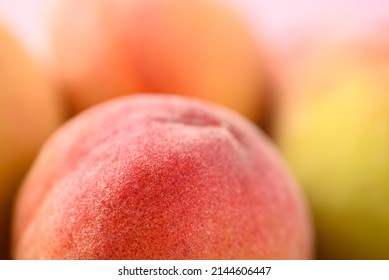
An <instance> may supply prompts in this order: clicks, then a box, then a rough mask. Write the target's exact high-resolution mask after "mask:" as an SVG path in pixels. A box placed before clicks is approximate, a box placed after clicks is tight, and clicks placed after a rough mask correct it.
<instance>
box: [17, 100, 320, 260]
mask: <svg viewBox="0 0 389 280" xmlns="http://www.w3.org/2000/svg"><path fill="white" fill-rule="evenodd" d="M311 230H312V228H311V221H310V215H309V212H308V209H307V207H306V202H305V199H304V197H303V196H302V193H301V192H300V190H299V188H298V187H297V185H296V184H295V182H294V180H293V179H292V177H291V175H290V174H289V172H288V171H287V169H286V167H285V166H284V163H283V161H282V160H281V158H280V157H279V155H278V153H277V151H276V150H275V149H274V148H273V146H272V144H271V143H270V142H269V140H268V139H267V138H266V137H265V136H264V135H263V134H261V132H260V131H259V130H258V129H257V128H256V127H255V126H254V125H252V124H251V123H249V122H248V121H246V120H245V119H243V118H242V117H240V116H239V115H237V114H235V113H233V112H231V111H228V110H226V109H223V108H221V107H217V106H215V105H211V104H207V103H203V102H201V101H197V100H194V99H189V98H184V97H177V96H169V95H135V96H131V97H129V96H127V97H121V98H118V99H115V100H111V101H108V102H105V103H103V104H100V105H97V106H95V107H93V108H91V109H89V110H87V111H84V112H83V113H81V114H80V115H79V116H77V117H75V118H74V119H72V120H71V121H69V122H68V123H67V124H65V125H64V126H63V127H62V128H61V129H60V130H59V131H57V133H55V134H54V135H53V137H52V138H51V139H50V140H49V141H48V142H47V143H46V145H45V146H44V148H43V150H42V151H41V153H40V155H39V157H38V159H37V161H36V162H35V165H34V166H33V168H32V170H31V171H30V173H29V175H28V177H27V179H26V181H25V182H24V185H23V186H22V191H21V193H20V194H19V197H18V200H17V205H16V215H15V219H14V240H13V241H14V242H13V249H14V250H13V256H14V257H15V258H17V259H306V258H311V257H312V232H311Z"/></svg>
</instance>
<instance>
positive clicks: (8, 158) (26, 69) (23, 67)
mask: <svg viewBox="0 0 389 280" xmlns="http://www.w3.org/2000/svg"><path fill="white" fill-rule="evenodd" d="M54 94H55V88H54V85H53V84H51V83H50V81H49V80H48V79H46V77H45V76H44V75H43V73H42V72H40V71H39V69H38V68H37V67H36V66H35V64H34V63H33V61H32V60H31V59H30V58H29V57H28V55H27V54H26V53H25V52H24V50H23V49H22V48H21V46H20V45H19V44H18V42H16V41H15V40H14V38H12V37H11V36H10V34H8V33H7V31H5V30H4V29H2V28H1V27H0V259H4V258H7V248H8V243H9V241H8V235H9V221H10V215H11V203H12V198H13V196H14V194H15V192H16V187H17V185H18V183H19V182H20V181H21V179H22V177H23V175H24V174H25V172H26V171H27V169H28V167H29V165H30V163H31V161H32V160H33V157H34V156H35V154H36V153H37V151H38V149H39V148H40V145H41V144H42V142H43V141H44V140H45V139H46V137H47V136H48V135H49V134H50V133H51V132H52V131H53V130H54V129H55V128H56V127H57V125H59V123H60V120H61V117H60V111H59V103H57V100H56V97H55V95H54Z"/></svg>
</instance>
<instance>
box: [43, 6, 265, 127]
mask: <svg viewBox="0 0 389 280" xmlns="http://www.w3.org/2000/svg"><path fill="white" fill-rule="evenodd" d="M58 2H59V3H58V5H57V9H55V10H56V11H57V12H53V14H54V16H53V18H54V20H53V21H52V23H51V33H50V34H51V35H50V39H49V41H50V42H51V47H52V50H53V56H54V58H53V64H52V69H53V70H54V71H56V72H57V75H58V78H59V79H60V80H61V81H62V82H63V84H64V85H65V86H66V88H67V95H66V96H67V97H68V99H69V104H70V107H71V111H73V113H74V112H80V111H81V110H83V109H85V108H87V107H89V106H91V105H94V104H96V103H98V102H101V101H104V100H107V99H109V98H112V97H115V96H119V95H125V94H130V93H136V92H159V93H174V94H180V95H181V94H182V95H189V96H193V97H197V98H202V99H207V100H211V101H214V102H217V103H219V104H222V105H224V106H227V107H229V108H232V109H234V110H236V111H238V112H240V113H241V114H244V115H245V116H247V117H249V118H251V119H252V120H256V121H257V120H259V119H260V115H261V113H262V112H261V110H262V108H263V106H262V102H263V98H264V88H265V81H264V78H263V77H264V69H263V68H264V66H263V65H262V61H261V53H260V50H259V47H258V44H257V43H256V42H255V39H254V38H253V37H252V34H250V32H249V31H248V30H247V29H246V26H245V25H244V24H243V23H242V22H241V21H240V19H239V18H238V17H237V16H236V15H235V14H234V13H233V12H232V11H230V10H228V9H227V8H226V7H224V6H223V5H221V4H220V3H217V1H210V0H196V1H181V0H152V1H141V0H131V1H106V0H98V1H95V0H83V1H79V0H77V1H75V0H71V1H68V0H66V1H58Z"/></svg>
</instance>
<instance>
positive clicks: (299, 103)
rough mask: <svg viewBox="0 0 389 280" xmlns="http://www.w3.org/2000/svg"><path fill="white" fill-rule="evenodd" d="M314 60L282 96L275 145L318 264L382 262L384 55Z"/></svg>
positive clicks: (387, 143) (356, 53)
mask: <svg viewBox="0 0 389 280" xmlns="http://www.w3.org/2000/svg"><path fill="white" fill-rule="evenodd" d="M358 48H359V50H358ZM333 50H334V49H333ZM327 54H329V53H327ZM319 58H320V59H318V60H315V61H313V60H312V63H311V64H310V65H309V67H307V68H306V69H309V70H307V71H305V72H302V75H301V77H302V79H301V80H300V82H301V84H300V86H298V85H297V83H295V84H294V85H293V87H294V89H293V90H292V89H290V92H289V93H288V101H287V102H285V104H284V106H283V107H282V110H281V115H280V117H279V119H278V123H277V128H276V135H275V138H276V141H277V142H278V144H279V146H280V147H281V150H282V151H283V153H284V155H285V156H286V158H287V160H288V162H289V164H290V166H291V167H292V169H293V170H294V172H295V174H296V175H297V177H298V178H299V179H300V181H301V183H302V185H303V187H304V188H305V190H306V192H307V194H308V197H309V199H310V203H311V206H312V209H313V212H314V218H315V222H316V227H317V228H316V230H317V238H318V242H317V244H318V254H319V258H324V259H388V258H389V48H387V49H385V47H383V46H382V45H378V46H375V47H373V46H366V45H364V46H362V45H349V46H346V47H344V48H339V49H338V50H337V51H335V50H334V52H333V53H332V54H331V55H323V54H322V55H321V56H320V57H319ZM293 98H294V99H293Z"/></svg>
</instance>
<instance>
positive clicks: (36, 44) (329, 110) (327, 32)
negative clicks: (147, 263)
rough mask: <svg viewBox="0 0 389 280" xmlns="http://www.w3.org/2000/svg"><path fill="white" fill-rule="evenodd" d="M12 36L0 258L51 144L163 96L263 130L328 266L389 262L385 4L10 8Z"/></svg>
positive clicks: (51, 3)
mask: <svg viewBox="0 0 389 280" xmlns="http://www.w3.org/2000/svg"><path fill="white" fill-rule="evenodd" d="M0 26H1V29H3V30H4V34H5V35H4V36H2V37H0V38H1V41H0V44H1V46H0V51H1V53H0V90H1V92H0V110H1V111H0V116H1V119H0V152H1V153H0V168H2V169H0V172H1V173H0V184H1V185H0V191H2V192H0V195H1V196H0V230H1V231H0V232H1V234H0V258H9V257H10V255H9V244H10V239H11V237H10V233H9V232H10V224H11V213H12V210H11V209H12V208H11V207H12V201H13V199H14V196H15V193H16V191H17V188H18V186H19V184H20V182H21V181H22V179H23V177H24V175H25V174H26V172H28V168H29V166H30V164H31V162H32V161H33V159H34V157H35V156H36V154H37V153H38V151H39V148H40V146H41V145H42V144H43V143H44V141H45V140H46V139H47V137H49V136H50V135H51V133H52V132H53V131H54V130H55V129H56V128H57V127H59V126H60V125H61V124H62V123H63V122H64V121H65V120H66V119H68V118H70V117H72V116H74V115H76V114H78V113H80V112H82V111H83V110H85V109H87V108H88V107H90V106H93V105H94V104H97V103H100V102H103V101H105V100H108V99H110V98H114V97H116V96H119V95H124V94H131V93H135V92H165V93H172V94H182V95H189V96H194V97H198V98H201V99H205V100H209V101H211V102H215V103H218V104H220V105H222V106H226V107H228V108H230V109H232V110H235V111H236V112H238V113H240V114H242V115H243V116H245V117H247V118H248V119H250V120H251V121H252V122H253V123H255V124H256V125H257V126H258V128H260V129H262V130H264V131H265V133H266V134H267V135H268V136H269V138H270V139H271V140H272V141H273V142H274V145H276V146H277V148H278V149H279V151H280V153H282V155H283V156H284V158H285V161H286V162H287V164H288V165H289V166H290V169H291V171H292V172H293V174H294V175H295V177H296V179H297V180H298V181H299V182H300V184H301V187H302V189H303V190H304V191H305V193H306V195H307V199H308V201H309V204H310V206H311V209H312V213H313V217H314V221H315V229H316V240H317V258H321V259H389V238H388V236H389V2H388V1H387V0H370V1H367V0H343V1H335V0H327V1H324V0H319V1H308V0H296V1H286V0H284V1H282V0H274V1H265V0H257V1H255V0H201V1H200V0H198V1H194V0H193V1H178V0H176V1H174V0H166V1H163V0H152V1H145V0H143V1H142V0H128V1H103V0H99V1H93V0H82V1H73V0H69V1H65V0H40V1H32V0H30V1H29V0H14V1H8V0H0ZM6 58H7V59H6ZM11 70H12V71H11ZM10 73H12V75H11V74H10ZM21 85H24V86H21Z"/></svg>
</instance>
